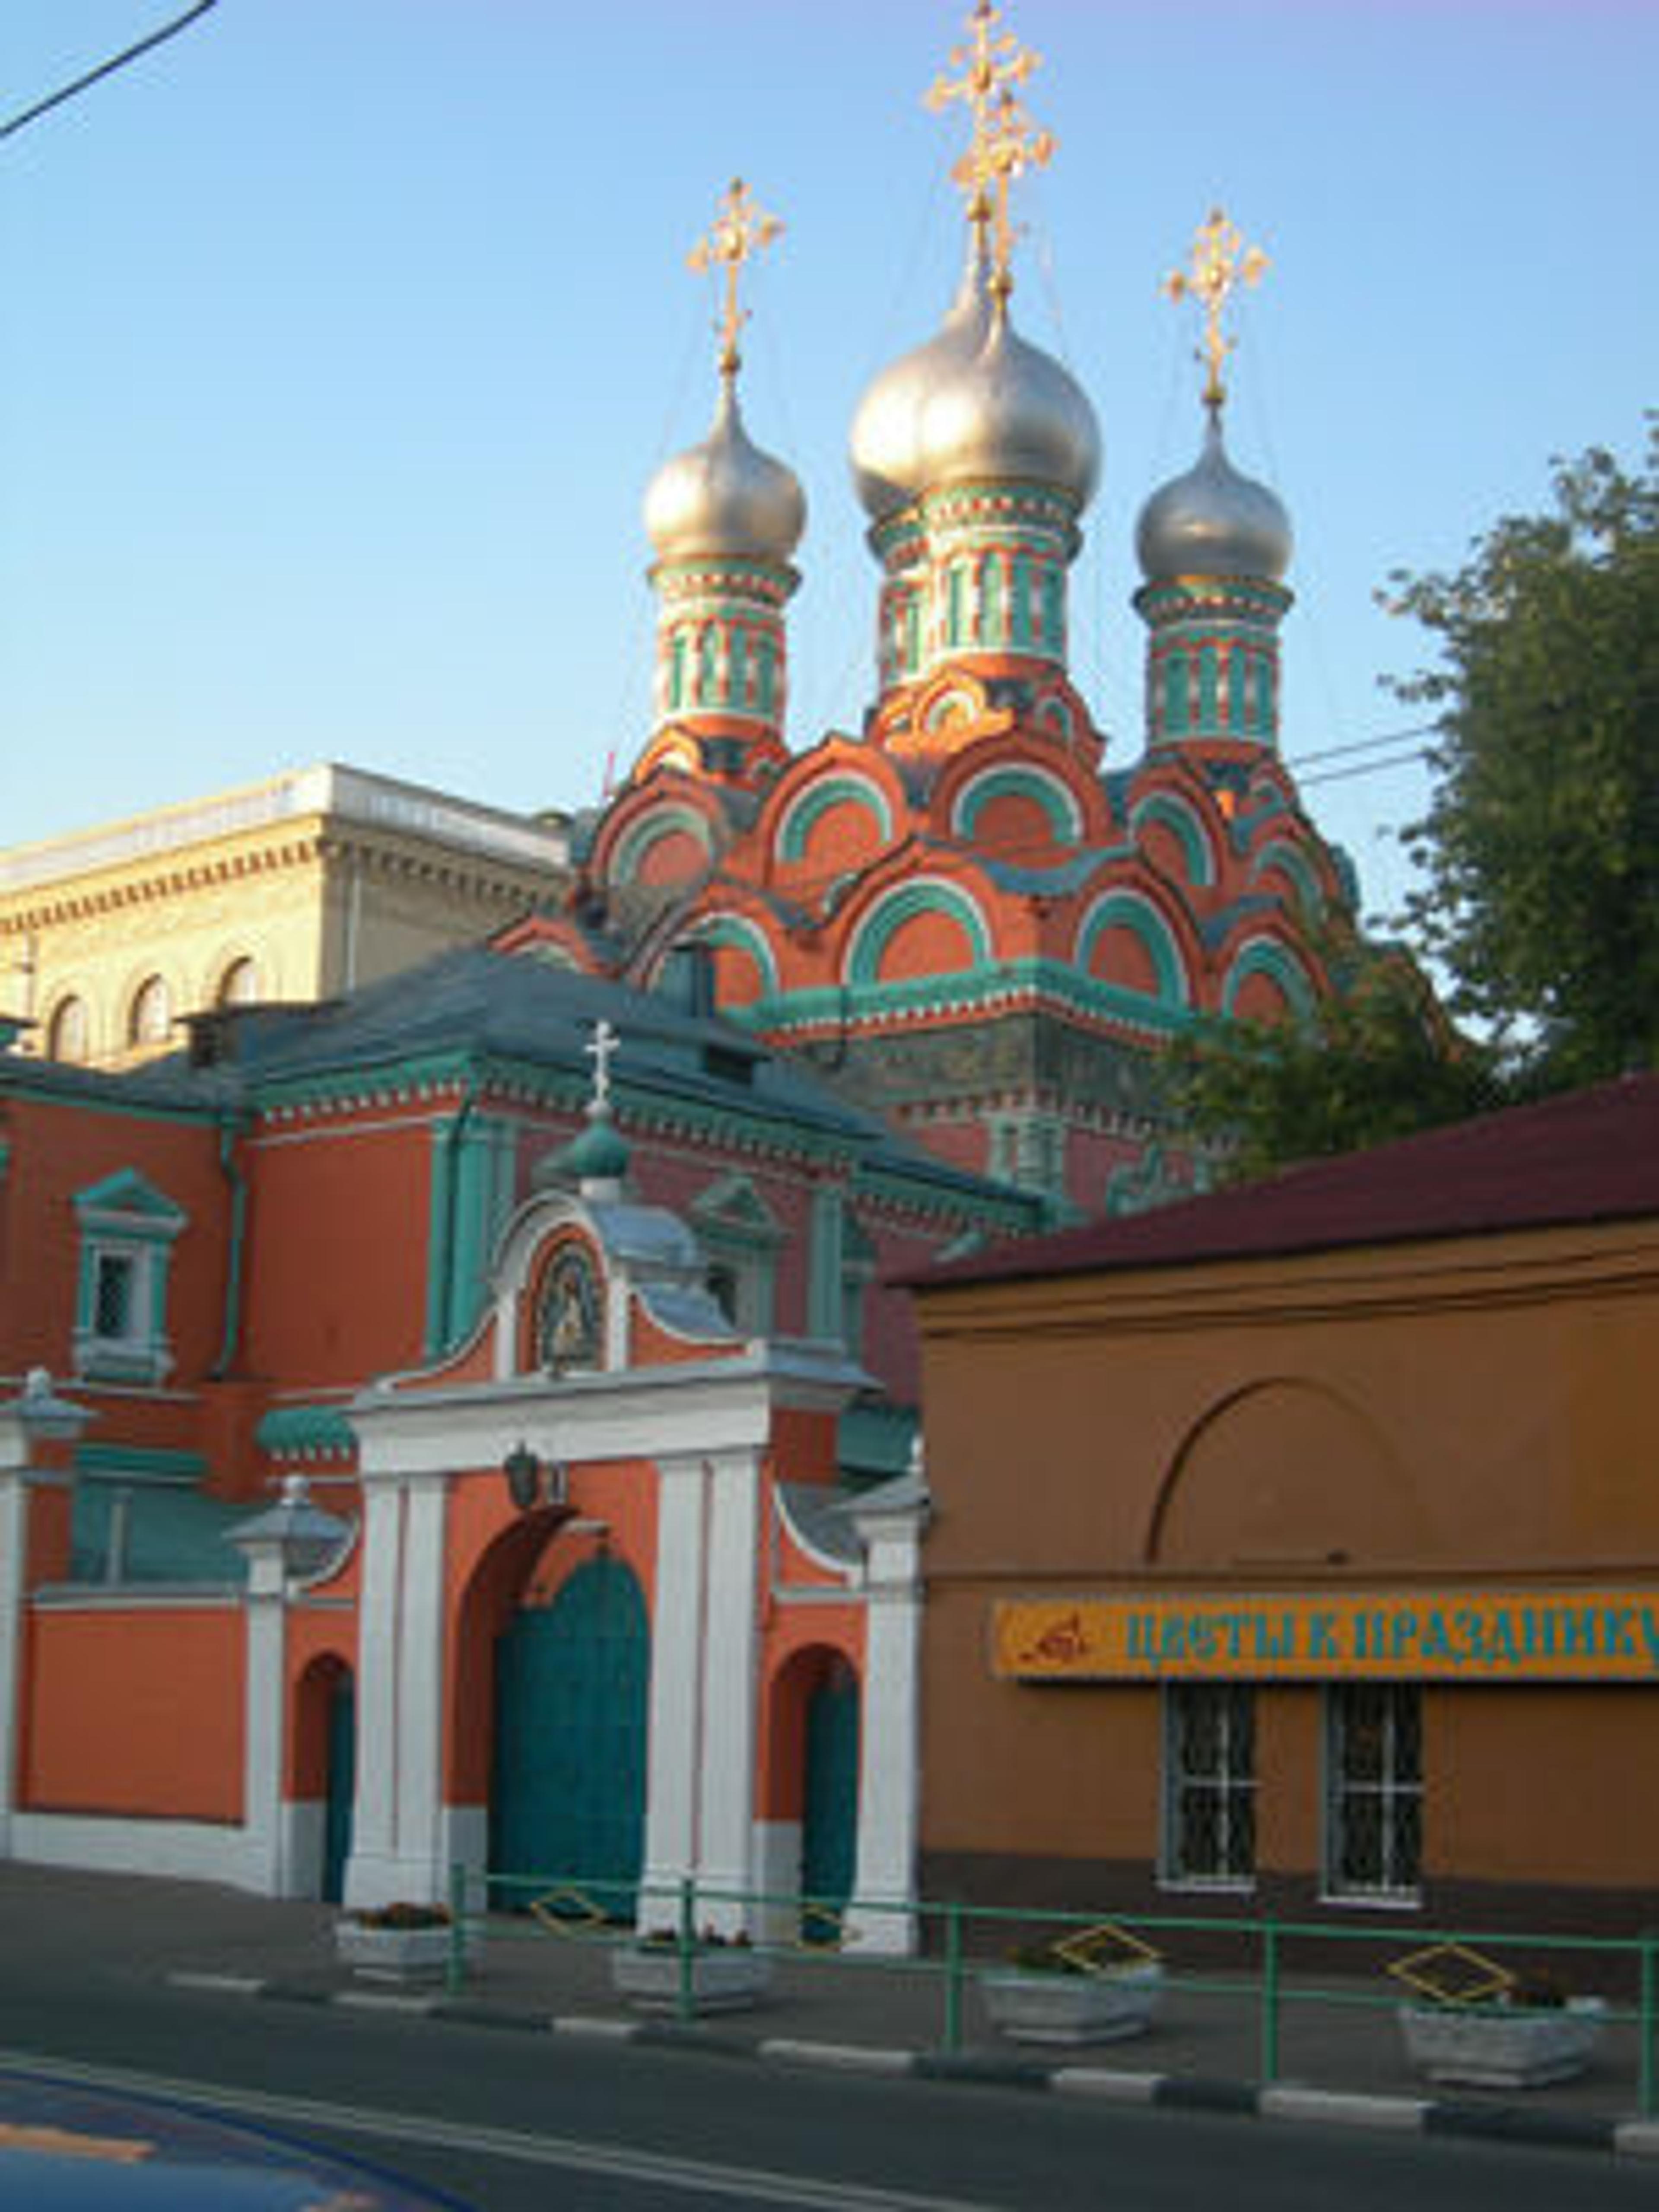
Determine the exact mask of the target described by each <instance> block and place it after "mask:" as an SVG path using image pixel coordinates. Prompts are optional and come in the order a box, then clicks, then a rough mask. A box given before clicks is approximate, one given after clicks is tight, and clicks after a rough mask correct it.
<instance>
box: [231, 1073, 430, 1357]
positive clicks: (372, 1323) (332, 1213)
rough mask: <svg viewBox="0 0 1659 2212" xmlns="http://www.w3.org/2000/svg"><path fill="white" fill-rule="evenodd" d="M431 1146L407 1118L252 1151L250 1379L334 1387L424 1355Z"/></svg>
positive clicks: (323, 1129) (328, 1129)
mask: <svg viewBox="0 0 1659 2212" xmlns="http://www.w3.org/2000/svg"><path fill="white" fill-rule="evenodd" d="M432 1141H433V1139H432V1132H431V1127H430V1125H429V1123H428V1121H425V1120H424V1119H417V1118H416V1117H415V1116H413V1115H411V1116H410V1119H409V1121H407V1123H406V1124H403V1125H400V1126H395V1127H386V1123H385V1121H383V1120H381V1121H376V1122H375V1123H374V1125H373V1126H370V1125H369V1124H368V1121H367V1119H365V1120H364V1121H362V1122H359V1123H352V1122H350V1121H330V1122H328V1123H327V1124H325V1125H320V1126H319V1127H316V1128H315V1129H292V1128H287V1127H284V1128H280V1129H273V1130H271V1131H270V1132H269V1133H264V1132H262V1133H261V1135H260V1137H259V1138H258V1139H256V1140H255V1142H254V1143H253V1144H252V1146H250V1147H249V1149H248V1155H247V1158H248V1167H249V1182H250V1189H251V1204H250V1206H249V1240H248V1263H249V1264H248V1275H247V1285H248V1288H247V1308H246V1319H245V1322H244V1326H243V1331H242V1347H243V1361H244V1364H245V1365H246V1368H247V1369H248V1370H250V1371H252V1372H253V1373H257V1374H264V1375H282V1376H304V1378H305V1380H306V1382H307V1384H308V1385H316V1386H327V1385H330V1384H339V1383H353V1382H356V1381H358V1380H359V1379H360V1378H361V1377H362V1376H363V1375H365V1374H369V1373H376V1372H380V1371H382V1370H386V1369H390V1368H397V1367H403V1366H410V1365H413V1364H415V1363H416V1361H417V1360H418V1359H419V1358H420V1356H421V1351H422V1339H423V1335H424V1331H425V1327H426V1278H427V1245H428V1235H429V1229H430V1207H431V1182H432Z"/></svg>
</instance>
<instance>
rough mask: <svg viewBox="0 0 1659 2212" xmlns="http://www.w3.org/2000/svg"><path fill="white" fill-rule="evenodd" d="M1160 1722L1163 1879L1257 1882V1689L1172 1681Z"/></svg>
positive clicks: (1236, 1883)
mask: <svg viewBox="0 0 1659 2212" xmlns="http://www.w3.org/2000/svg"><path fill="white" fill-rule="evenodd" d="M1164 1778H1165V1779H1164V1789H1165V1808H1164V1880H1165V1881H1176V1882H1194V1883H1196V1882H1212V1883H1217V1884H1223V1885H1225V1886H1227V1887H1240V1886H1242V1885H1247V1884H1249V1883H1250V1882H1252V1881H1255V1697H1254V1693H1253V1692H1251V1691H1250V1690H1249V1689H1248V1688H1243V1687H1241V1686H1239V1685H1237V1684H1236V1683H1231V1682H1220V1683H1212V1682H1194V1683H1180V1684H1173V1683H1172V1684H1171V1685H1170V1687H1169V1689H1168V1690H1167V1692H1165V1696H1164Z"/></svg>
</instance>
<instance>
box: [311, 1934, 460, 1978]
mask: <svg viewBox="0 0 1659 2212" xmlns="http://www.w3.org/2000/svg"><path fill="white" fill-rule="evenodd" d="M449 1933H450V1931H449V1929H448V1928H447V1926H442V1927H437V1928H374V1927H365V1926H364V1924H363V1923H362V1921H361V1920H337V1921H336V1922H335V1923H334V1948H335V1954H336V1955H337V1958H338V1959H339V1960H340V1962H341V1964H342V1965H343V1966H349V1967H350V1969H351V1971H352V1972H353V1973H354V1974H357V1975H359V1976H361V1977H362V1979H363V1980H364V1981H368V1982H441V1981H442V1979H443V1978H444V1976H445V1973H446V1972H447V1970H448V1966H449ZM465 1948H466V1954H467V1955H468V1957H469V1958H470V1957H471V1954H472V1953H473V1950H474V1949H475V1948H476V1946H475V1944H474V1942H473V1939H472V1936H471V1930H470V1929H469V1930H468V1931H467V1935H466V1938H465Z"/></svg>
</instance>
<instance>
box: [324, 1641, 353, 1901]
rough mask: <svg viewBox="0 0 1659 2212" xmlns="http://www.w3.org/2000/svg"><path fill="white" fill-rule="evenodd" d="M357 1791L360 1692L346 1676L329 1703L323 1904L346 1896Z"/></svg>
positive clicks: (333, 1689)
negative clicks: (353, 1810) (347, 1867)
mask: <svg viewBox="0 0 1659 2212" xmlns="http://www.w3.org/2000/svg"><path fill="white" fill-rule="evenodd" d="M356 1789H357V1692H356V1685H355V1684H354V1683H353V1681H352V1679H351V1677H350V1675H349V1674H342V1675H341V1676H340V1677H339V1678H338V1679H337V1681H336V1682H335V1684H334V1686H333V1688H332V1690H331V1692H330V1693H329V1700H328V1782H327V1795H326V1796H325V1799H324V1802H323V1901H324V1903H325V1904H326V1905H337V1904H338V1903H339V1902H340V1899H341V1898H342V1897H343V1895H344V1893H345V1869H346V1861H347V1860H348V1859H349V1857H351V1808H352V1801H353V1799H354V1797H355V1796H356Z"/></svg>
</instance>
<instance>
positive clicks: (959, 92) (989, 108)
mask: <svg viewBox="0 0 1659 2212" xmlns="http://www.w3.org/2000/svg"><path fill="white" fill-rule="evenodd" d="M1000 20H1001V11H1000V9H998V8H997V7H995V6H994V4H993V0H975V7H974V10H973V13H972V14H971V15H969V19H968V21H969V27H970V29H971V30H972V32H973V41H972V43H971V45H968V46H958V47H957V49H956V50H955V52H953V53H952V54H951V67H952V68H954V69H957V70H961V72H962V74H961V76H956V77H951V76H939V77H936V78H935V79H934V81H933V83H932V85H930V86H929V88H928V89H927V106H929V107H930V108H932V109H933V111H934V112H935V113H938V112H939V110H941V109H942V108H945V107H946V106H949V105H950V103H951V101H952V100H961V101H962V102H963V105H964V106H966V108H967V110H968V113H969V126H970V136H969V143H968V150H967V152H966V153H965V154H964V155H963V156H962V158H961V160H960V161H957V164H956V166H955V167H954V168H953V169H952V170H951V177H952V179H954V181H955V182H956V183H957V185H960V186H961V187H962V189H963V191H964V192H965V193H966V195H967V199H968V220H969V222H971V223H972V224H973V225H974V226H975V228H976V229H977V230H978V231H979V232H980V234H981V236H983V235H984V233H985V231H986V229H987V228H989V230H990V233H991V261H992V270H993V274H992V284H993V288H994V289H995V290H996V291H998V292H999V293H1004V294H1006V292H1008V291H1009V290H1010V289H1012V281H1013V280H1012V277H1011V276H1010V275H1009V266H1008V264H1009V262H1010V259H1011V258H1012V253H1013V244H1014V230H1013V225H1012V222H1010V221H1009V217H1008V195H1009V191H1010V189H1011V187H1012V185H1013V182H1014V179H1016V178H1017V177H1020V176H1023V175H1024V173H1025V172H1026V171H1027V170H1028V169H1041V168H1046V167H1047V166H1048V161H1049V160H1050V159H1051V157H1052V156H1053V154H1054V138H1053V137H1052V136H1051V134H1050V133H1049V132H1048V131H1039V130H1037V129H1036V125H1034V124H1033V123H1032V121H1031V118H1030V115H1029V114H1028V113H1027V112H1026V111H1025V109H1024V106H1022V105H1021V104H1020V100H1019V96H1018V94H1017V93H1016V91H1015V90H1014V88H1015V86H1016V85H1020V84H1024V82H1025V81H1026V79H1027V78H1028V77H1029V76H1030V74H1031V72H1032V71H1033V70H1035V69H1036V66H1037V62H1038V56H1037V55H1036V54H1035V53H1034V52H1032V51H1031V49H1030V47H1029V46H1021V45H1020V43H1019V41H1018V39H1016V38H1015V36H1014V34H1013V33H1012V31H998V30H997V29H996V25H997V23H998V22H999V21H1000Z"/></svg>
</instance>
